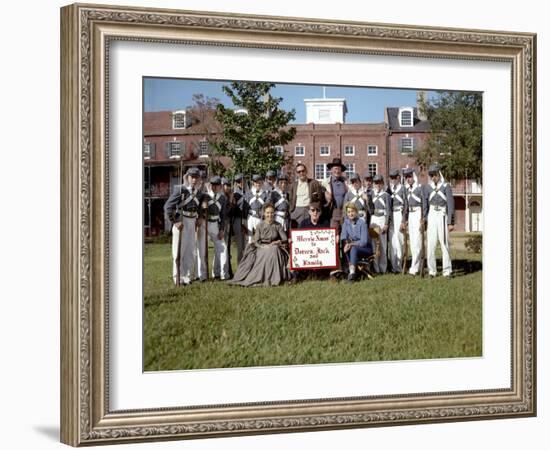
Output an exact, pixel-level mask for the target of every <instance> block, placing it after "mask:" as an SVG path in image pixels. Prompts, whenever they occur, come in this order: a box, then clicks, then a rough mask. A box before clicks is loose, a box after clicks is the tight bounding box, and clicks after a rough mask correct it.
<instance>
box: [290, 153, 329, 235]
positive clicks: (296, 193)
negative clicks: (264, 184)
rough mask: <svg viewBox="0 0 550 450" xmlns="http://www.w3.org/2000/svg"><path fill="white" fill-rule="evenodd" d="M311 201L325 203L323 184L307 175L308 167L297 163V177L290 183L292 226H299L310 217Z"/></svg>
mask: <svg viewBox="0 0 550 450" xmlns="http://www.w3.org/2000/svg"><path fill="white" fill-rule="evenodd" d="M311 202H318V203H321V204H324V193H323V186H322V185H321V183H319V182H318V181H317V180H314V179H312V178H309V177H308V176H307V167H306V166H305V164H303V163H298V164H296V179H295V180H294V182H293V183H292V184H291V185H290V194H289V211H290V219H291V226H292V228H297V227H298V225H299V224H300V223H302V221H304V220H305V219H307V218H308V217H309V215H308V207H309V204H310V203H311Z"/></svg>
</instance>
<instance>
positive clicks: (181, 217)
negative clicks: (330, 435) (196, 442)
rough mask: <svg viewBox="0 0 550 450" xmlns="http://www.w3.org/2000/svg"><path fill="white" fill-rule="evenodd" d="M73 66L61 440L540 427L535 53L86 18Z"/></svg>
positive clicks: (298, 21)
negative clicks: (528, 421) (531, 423)
mask: <svg viewBox="0 0 550 450" xmlns="http://www.w3.org/2000/svg"><path fill="white" fill-rule="evenodd" d="M61 62H62V70H61V92H62V98H61V111H62V117H61V119H62V120H61V124H62V125H61V127H62V129H61V177H62V179H61V186H62V190H61V205H62V211H61V227H62V229H61V232H62V236H63V239H62V248H61V263H62V267H61V274H62V275H61V295H62V297H61V312H62V320H61V327H62V328H61V355H62V357H61V359H62V361H61V364H62V371H61V397H62V398H61V402H62V407H61V410H62V414H61V440H62V442H64V443H66V444H70V445H73V446H81V445H96V444H112V443H123V442H125V443H126V442H140V441H147V440H166V439H193V438H204V437H216V436H231V435H243V434H260V433H276V432H277V433H278V432H298V431H315V430H327V429H341V428H351V427H370V426H386V425H405V424H422V423H433V422H445V421H459V420H478V419H479V420H481V419H497V418H506V417H530V416H533V415H535V414H536V346H535V342H536V339H535V338H536V335H535V332H536V326H535V325H536V304H535V298H536V292H535V286H536V262H535V261H536V254H535V253H536V252H535V248H536V246H535V235H536V210H535V205H536V201H535V199H536V191H535V180H536V176H535V175H536V173H535V169H536V168H535V161H536V158H535V150H536V149H535V142H536V139H535V136H536V109H535V106H536V105H535V89H536V72H535V70H536V36H535V35H534V34H531V33H516V32H514V33H512V32H505V31H499V32H497V31H486V30H464V29H444V28H429V27H420V26H411V25H385V24H373V23H361V22H345V23H344V22H336V21H327V20H322V21H321V20H316V19H306V18H283V17H267V16H249V15H240V14H226V13H223V14H222V13H210V12H209V13H205V12H197V11H173V10H159V9H143V8H131V7H115V6H92V5H82V4H75V5H71V6H67V7H64V8H62V9H61ZM264 177H265V178H264ZM271 179H273V180H274V181H273V180H272V181H270V180H271ZM269 183H274V184H272V185H269ZM279 183H280V184H279ZM224 189H227V191H224ZM239 189H240V191H239ZM237 192H240V193H241V194H242V197H243V202H244V203H242V204H243V205H244V206H243V208H242V209H240V208H238V207H237V205H238V202H239V197H238V196H237V195H236V193H237ZM313 194H315V195H313ZM348 194H350V195H351V196H350V197H346V196H347V195H348ZM222 197H223V199H222ZM344 199H345V201H344ZM254 202H257V203H258V204H259V205H260V206H261V208H260V207H258V208H257V207H256V206H258V205H256V206H254V205H253V204H254ZM284 204H287V205H288V208H287V209H282V208H281V207H280V206H281V205H284ZM312 205H313V206H312ZM235 211H237V213H235ZM316 214H318V215H319V217H318V216H317V215H316ZM321 216H322V218H323V219H326V221H327V223H326V225H324V226H321V224H322V220H321ZM300 224H304V225H303V227H302V228H301V229H300V228H298V227H299V226H300ZM312 224H313V227H312ZM434 224H435V225H434ZM317 226H319V227H320V228H316V227H317ZM323 230H324V231H323ZM324 232H327V233H328V234H327V236H328V239H329V244H330V245H329V246H330V249H329V248H328V246H327V245H324V244H323V245H324V247H319V246H318V245H317V244H316V246H315V248H316V249H317V250H319V248H320V249H321V250H322V251H321V252H319V251H317V256H319V255H321V254H322V256H323V258H325V256H326V257H327V258H328V257H329V256H330V257H331V258H332V259H331V261H334V260H336V265H337V266H339V265H340V264H339V263H341V264H342V265H343V266H344V267H343V271H342V273H345V276H344V277H343V278H341V279H338V280H329V277H328V276H327V278H326V279H323V278H322V275H321V274H320V273H319V274H316V275H321V278H319V277H316V278H315V279H310V278H305V279H304V277H303V276H302V275H304V273H306V272H307V270H294V269H300V267H298V265H307V262H306V261H305V259H304V258H305V257H304V258H302V259H303V260H300V259H299V258H298V259H296V261H294V258H291V255H290V254H289V251H290V252H292V251H293V250H295V249H302V250H300V251H301V252H303V255H308V254H309V253H308V252H310V251H311V248H312V246H311V242H310V243H309V244H307V245H305V244H304V243H305V242H306V241H307V239H310V240H311V239H313V238H315V239H316V242H319V243H320V242H321V241H322V242H323V243H325V240H323V239H324V235H323V236H320V235H321V234H323V233H324ZM241 233H242V235H241ZM289 236H291V241H292V243H291V246H288V237H289ZM318 238H323V239H321V240H319V239H318ZM239 239H241V242H242V245H240V246H239V244H238V242H239V241H238V240H239ZM302 244H304V245H302ZM326 251H327V252H328V253H326V255H325V252H326ZM303 255H302V256H303ZM327 255H328V256H327ZM340 255H343V257H341V256H340ZM314 259H315V261H314V263H315V264H317V263H319V264H318V266H319V267H323V268H330V267H331V266H332V263H331V261H328V260H327V261H324V259H323V261H321V260H320V258H314ZM315 267H317V265H315ZM360 268H361V270H360ZM312 272H313V271H312ZM316 272H321V271H316ZM297 273H299V275H300V276H296V274H297ZM362 273H364V274H366V275H365V276H364V277H362V276H361V274H362ZM258 285H261V286H258ZM256 286H257V287H256ZM404 373H406V374H407V376H406V377H404V376H403V374H404Z"/></svg>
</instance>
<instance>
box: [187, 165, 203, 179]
mask: <svg viewBox="0 0 550 450" xmlns="http://www.w3.org/2000/svg"><path fill="white" fill-rule="evenodd" d="M200 174H201V173H200V171H199V169H197V168H196V167H191V168H190V169H188V170H187V174H186V175H188V176H190V177H199V176H200Z"/></svg>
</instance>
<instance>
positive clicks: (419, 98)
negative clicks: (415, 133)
mask: <svg viewBox="0 0 550 450" xmlns="http://www.w3.org/2000/svg"><path fill="white" fill-rule="evenodd" d="M425 102H426V91H416V111H417V115H418V119H420V120H428V117H427V116H426V114H424V113H423V112H422V111H421V110H420V109H421V108H420V105H421V104H422V103H425Z"/></svg>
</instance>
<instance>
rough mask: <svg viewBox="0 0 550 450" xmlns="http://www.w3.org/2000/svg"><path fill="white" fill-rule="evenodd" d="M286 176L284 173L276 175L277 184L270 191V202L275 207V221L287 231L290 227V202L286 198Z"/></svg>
mask: <svg viewBox="0 0 550 450" xmlns="http://www.w3.org/2000/svg"><path fill="white" fill-rule="evenodd" d="M287 186H288V176H287V175H286V174H285V173H282V172H281V173H279V175H277V186H276V187H275V188H274V189H273V190H272V191H271V196H270V202H271V203H272V204H273V206H274V207H275V222H277V223H279V224H281V225H282V227H283V231H285V232H287V231H288V229H289V228H290V212H289V209H290V204H289V200H288V192H287Z"/></svg>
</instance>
